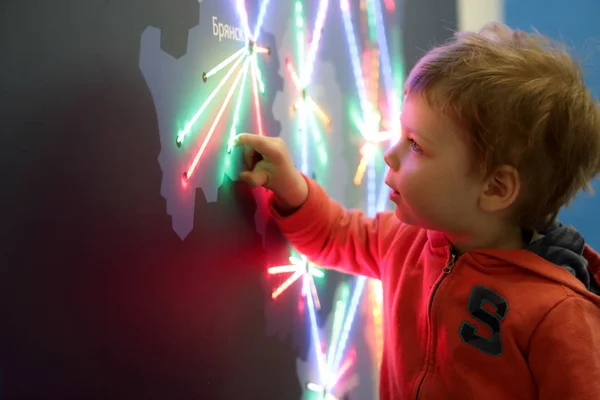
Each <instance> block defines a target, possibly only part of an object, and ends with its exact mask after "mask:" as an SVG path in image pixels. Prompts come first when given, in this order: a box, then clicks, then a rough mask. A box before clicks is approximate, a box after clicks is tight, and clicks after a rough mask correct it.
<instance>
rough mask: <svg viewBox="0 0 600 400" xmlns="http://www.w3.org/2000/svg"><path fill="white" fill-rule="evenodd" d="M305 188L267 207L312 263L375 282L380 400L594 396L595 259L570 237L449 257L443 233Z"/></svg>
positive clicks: (555, 233) (597, 366) (598, 392)
mask: <svg viewBox="0 0 600 400" xmlns="http://www.w3.org/2000/svg"><path fill="white" fill-rule="evenodd" d="M307 182H308V184H309V195H308V199H307V201H306V203H305V204H304V205H303V206H302V207H301V208H300V209H299V210H297V211H296V212H295V213H293V214H292V215H288V216H282V215H280V214H279V213H278V212H277V210H276V208H275V207H274V204H273V202H272V201H271V207H270V208H271V212H272V214H273V216H274V218H275V220H276V221H277V223H278V225H279V227H280V229H281V231H282V232H283V233H284V234H285V235H286V237H287V238H288V240H289V241H290V242H291V243H292V245H293V246H294V247H295V248H296V249H297V250H298V251H300V252H301V253H304V254H306V256H307V257H308V258H309V259H311V260H312V261H313V262H315V263H318V264H320V265H322V266H331V267H333V268H335V269H338V270H341V271H343V272H347V273H351V274H360V275H366V276H369V277H372V278H377V279H381V281H382V283H383V291H384V302H383V310H384V349H383V361H382V365H381V381H380V398H381V400H403V399H435V400H440V399H461V400H467V399H477V400H482V399H485V400H496V399H498V400H501V399H502V400H509V399H510V400H517V399H528V400H529V399H548V400H550V399H552V400H570V399H573V400H586V399H587V400H591V399H600V297H599V296H597V295H595V294H593V293H592V291H591V289H590V287H591V286H590V285H593V286H594V287H596V288H597V282H596V281H594V274H597V275H600V273H598V271H599V266H600V256H599V255H598V254H597V253H595V252H594V251H593V250H592V249H591V248H589V247H588V246H587V245H585V243H584V241H583V238H582V237H581V235H579V233H577V231H575V230H574V229H572V228H568V227H567V228H565V227H562V226H560V225H555V226H554V229H552V230H551V231H549V232H547V233H545V234H538V235H535V236H534V237H532V240H531V244H530V246H529V247H527V248H526V249H523V250H498V249H487V250H477V251H471V252H467V253H465V254H462V255H460V257H458V256H457V255H456V254H455V253H454V252H453V248H452V245H451V243H449V242H448V240H447V239H446V237H445V236H444V234H442V233H440V232H435V231H428V230H425V229H420V228H418V227H415V226H410V225H406V224H403V223H401V222H400V221H398V219H397V218H396V217H395V216H394V214H393V213H389V212H386V213H380V214H378V215H377V216H376V217H375V218H367V217H366V216H364V215H363V214H362V213H361V212H358V211H348V210H345V209H344V208H343V207H342V206H340V205H339V204H338V203H336V202H335V201H333V200H330V199H329V198H328V196H327V194H326V192H325V191H324V190H323V189H322V188H321V187H320V186H319V185H318V184H317V183H316V182H314V181H312V180H310V179H307ZM590 271H591V273H590Z"/></svg>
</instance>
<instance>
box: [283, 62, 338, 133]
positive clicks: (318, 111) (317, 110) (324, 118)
mask: <svg viewBox="0 0 600 400" xmlns="http://www.w3.org/2000/svg"><path fill="white" fill-rule="evenodd" d="M285 64H286V67H287V71H288V73H289V75H290V78H292V82H293V84H294V87H295V88H296V90H297V91H298V93H299V94H300V98H299V99H298V100H296V102H295V103H294V108H299V105H300V103H305V104H306V105H307V106H308V107H309V108H310V110H312V112H313V113H314V114H315V115H316V117H317V118H318V119H319V121H321V123H322V124H323V125H324V126H325V127H327V128H331V124H332V123H331V118H329V115H327V113H326V112H325V110H323V109H322V108H321V107H320V106H319V105H318V104H317V103H316V102H315V101H314V100H313V98H312V97H310V96H309V95H307V94H306V90H305V89H303V86H302V85H301V83H300V78H299V77H298V73H297V72H296V69H295V68H294V65H293V64H292V61H291V60H290V59H289V58H288V59H286V60H285Z"/></svg>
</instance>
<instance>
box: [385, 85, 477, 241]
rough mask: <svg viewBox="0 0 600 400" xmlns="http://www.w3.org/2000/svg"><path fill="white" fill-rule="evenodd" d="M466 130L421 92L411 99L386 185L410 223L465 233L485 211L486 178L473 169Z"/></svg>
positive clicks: (391, 151)
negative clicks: (481, 206)
mask: <svg viewBox="0 0 600 400" xmlns="http://www.w3.org/2000/svg"><path fill="white" fill-rule="evenodd" d="M460 129H461V128H460V127H459V126H458V125H457V124H456V123H454V122H453V121H452V120H451V119H450V118H449V117H447V116H445V115H443V114H441V113H440V112H439V111H437V110H436V109H434V108H431V107H430V106H429V105H428V104H427V102H426V101H425V100H424V99H423V98H422V96H420V95H418V94H410V95H408V96H407V97H406V98H405V102H404V105H403V109H402V136H401V138H400V140H399V141H398V142H397V143H396V144H395V145H394V146H393V147H392V148H390V149H389V150H388V151H387V152H386V154H385V161H386V163H387V164H388V165H389V167H390V171H389V173H388V175H387V177H386V183H387V184H388V186H390V188H391V189H392V191H391V192H390V199H391V200H392V201H393V202H394V203H395V204H396V211H395V212H396V216H397V217H398V218H399V219H400V220H401V221H402V222H404V223H407V224H411V225H417V226H420V227H422V228H425V229H433V230H438V231H442V232H448V233H450V232H456V233H460V232H465V231H468V230H469V226H472V223H473V222H474V220H475V218H477V216H478V215H479V207H478V199H479V197H480V194H481V192H482V190H483V186H484V180H483V177H482V176H480V174H478V173H474V172H473V171H472V165H473V164H472V162H471V160H472V155H471V154H470V151H469V148H468V146H467V144H466V143H465V141H464V139H463V138H462V136H463V134H462V132H461V130H460Z"/></svg>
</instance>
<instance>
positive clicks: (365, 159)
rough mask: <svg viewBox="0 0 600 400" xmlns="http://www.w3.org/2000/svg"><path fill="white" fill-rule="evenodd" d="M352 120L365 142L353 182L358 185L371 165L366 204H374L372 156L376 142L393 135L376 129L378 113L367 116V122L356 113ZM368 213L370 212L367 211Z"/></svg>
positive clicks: (391, 137) (378, 122)
mask: <svg viewBox="0 0 600 400" xmlns="http://www.w3.org/2000/svg"><path fill="white" fill-rule="evenodd" d="M352 120H353V121H354V124H355V125H356V127H357V129H358V130H359V132H360V133H361V135H362V136H363V138H364V139H365V143H364V144H363V145H362V147H361V149H360V155H361V159H360V162H359V164H358V167H357V169H356V173H355V175H354V181H353V182H354V184H355V185H356V186H360V185H361V183H362V180H363V177H364V175H365V172H366V171H367V168H369V166H372V168H373V169H369V172H368V174H369V175H370V181H371V182H370V183H372V185H369V188H370V189H372V190H370V191H369V193H368V195H369V197H370V198H371V199H370V201H369V203H368V204H375V196H376V195H375V192H374V190H375V185H376V183H375V181H374V180H375V179H376V176H375V164H374V163H373V161H374V157H375V155H376V154H377V150H378V146H377V145H378V144H380V143H383V142H386V141H389V140H391V139H393V135H392V133H391V132H389V131H378V129H379V124H380V117H379V115H377V114H375V113H373V114H371V117H369V118H368V122H367V123H365V122H363V121H362V120H361V119H360V117H358V116H357V115H356V114H353V115H352ZM369 214H371V212H370V211H369Z"/></svg>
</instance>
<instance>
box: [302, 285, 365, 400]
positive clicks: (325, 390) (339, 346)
mask: <svg viewBox="0 0 600 400" xmlns="http://www.w3.org/2000/svg"><path fill="white" fill-rule="evenodd" d="M337 297H338V299H337V300H336V302H335V309H334V315H333V324H332V329H331V336H330V342H329V348H328V349H327V354H325V355H324V354H322V350H321V348H320V346H317V345H315V351H316V353H317V354H316V355H317V359H318V360H323V358H325V362H326V364H325V365H324V366H321V370H320V374H319V383H316V382H309V383H308V384H307V389H309V390H311V391H313V392H317V393H319V394H321V395H322V396H324V397H325V398H331V399H334V398H336V397H335V396H333V394H332V393H333V392H337V391H338V390H336V389H337V385H338V383H339V382H340V381H341V380H342V378H343V377H344V376H345V375H346V374H347V372H348V371H349V370H350V368H351V367H352V366H353V364H354V362H355V361H356V353H355V352H354V351H352V352H351V354H350V355H349V357H347V358H346V359H345V361H344V362H343V363H342V364H341V366H340V365H334V362H335V361H336V356H338V357H339V355H340V354H343V353H345V346H346V343H347V335H346V336H345V334H347V331H348V330H349V329H350V327H351V326H352V321H353V320H354V315H355V313H356V310H357V309H358V301H355V302H354V304H353V303H352V302H351V303H350V305H351V307H348V300H349V298H350V289H349V288H348V286H347V284H342V285H341V286H340V288H339V289H338V295H337ZM353 299H355V297H353ZM317 329H318V327H317V326H316V325H315V326H313V327H312V329H311V330H312V331H315V330H317ZM318 343H320V342H318ZM354 384H355V385H357V384H358V382H355V383H354ZM329 396H330V397H329Z"/></svg>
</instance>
